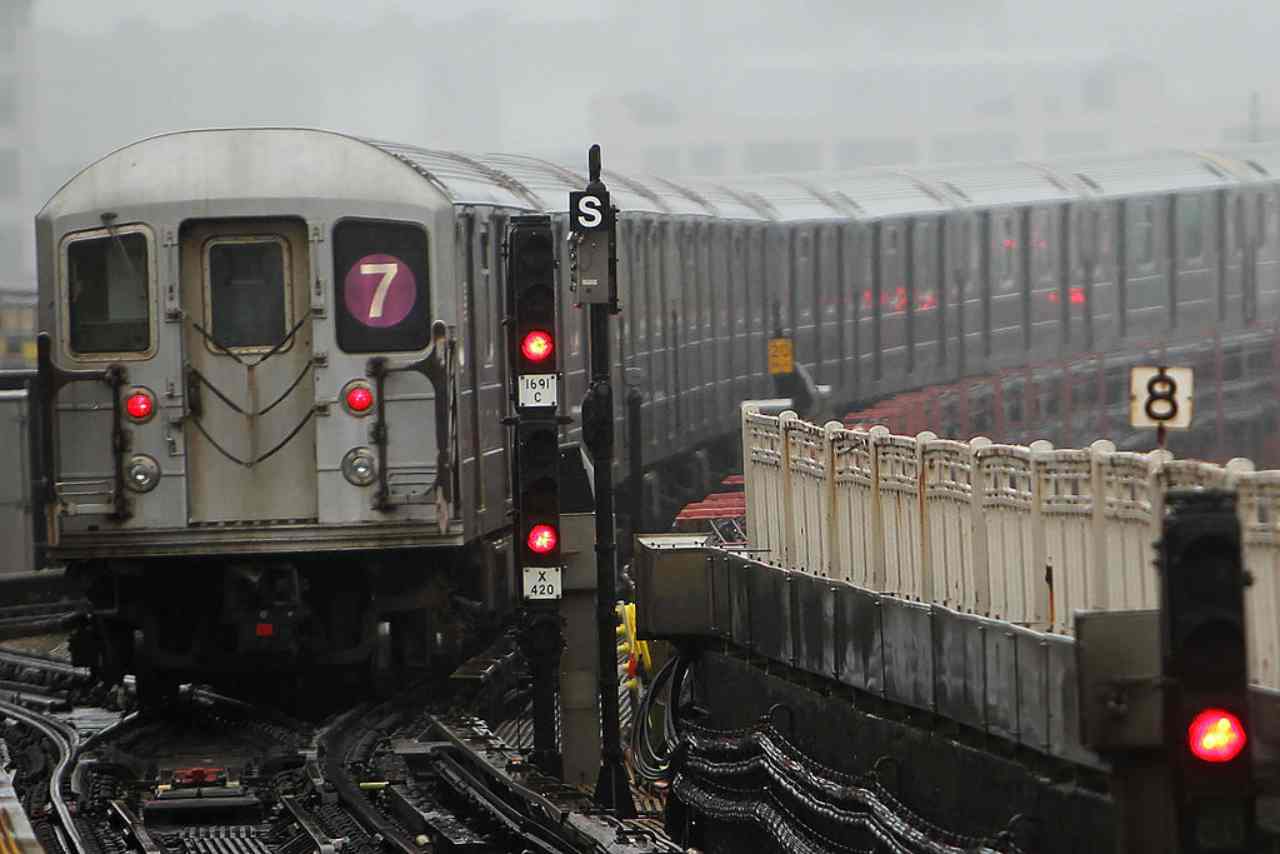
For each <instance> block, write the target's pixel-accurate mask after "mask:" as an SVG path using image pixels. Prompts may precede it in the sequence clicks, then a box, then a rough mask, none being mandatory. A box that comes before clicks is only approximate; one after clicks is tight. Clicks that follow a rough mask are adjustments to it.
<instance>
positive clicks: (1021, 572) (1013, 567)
mask: <svg viewBox="0 0 1280 854" xmlns="http://www.w3.org/2000/svg"><path fill="white" fill-rule="evenodd" d="M1031 457H1032V453H1031V450H1030V449H1029V448H1025V447H1022V446H1020V445H990V446H988V447H985V448H979V449H978V450H977V451H975V452H974V460H975V462H976V464H977V466H978V485H979V489H980V490H981V495H980V497H979V505H980V507H981V513H982V524H983V526H984V528H985V531H986V550H987V565H986V567H985V569H986V577H987V579H988V583H989V585H990V590H991V600H990V608H989V613H990V615H991V616H992V617H995V618H996V619H1000V620H1008V621H1009V622H1012V623H1023V624H1030V623H1038V622H1042V621H1043V620H1044V619H1045V618H1044V610H1045V609H1044V607H1043V606H1041V605H1040V603H1039V600H1040V599H1041V598H1042V594H1043V589H1044V582H1043V580H1042V579H1041V576H1043V573H1044V567H1043V565H1042V563H1041V561H1040V560H1039V558H1038V557H1037V555H1036V548H1035V536H1034V534H1035V527H1034V526H1035V510H1036V507H1035V480H1034V467H1033V465H1032V459H1031Z"/></svg>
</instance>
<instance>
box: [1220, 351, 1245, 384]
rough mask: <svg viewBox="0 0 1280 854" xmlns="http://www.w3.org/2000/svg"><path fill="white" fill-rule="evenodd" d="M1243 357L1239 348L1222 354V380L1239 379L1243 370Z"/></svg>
mask: <svg viewBox="0 0 1280 854" xmlns="http://www.w3.org/2000/svg"><path fill="white" fill-rule="evenodd" d="M1243 361H1244V360H1243V358H1242V357H1241V355H1240V351H1239V350H1228V351H1227V352H1225V353H1223V354H1222V381H1223V382H1231V381H1233V380H1238V379H1240V377H1241V375H1242V374H1243V372H1244V366H1243Z"/></svg>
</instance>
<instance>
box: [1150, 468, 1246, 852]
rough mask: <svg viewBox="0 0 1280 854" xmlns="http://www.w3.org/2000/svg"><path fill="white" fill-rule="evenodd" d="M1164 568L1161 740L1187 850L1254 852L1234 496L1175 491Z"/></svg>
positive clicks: (1162, 548) (1163, 542) (1165, 539)
mask: <svg viewBox="0 0 1280 854" xmlns="http://www.w3.org/2000/svg"><path fill="white" fill-rule="evenodd" d="M1160 566H1161V575H1162V584H1161V629H1162V653H1163V668H1164V677H1165V679H1166V686H1167V687H1166V691H1165V718H1164V720H1165V744H1166V746H1167V748H1168V749H1169V751H1170V755H1171V760H1172V767H1173V778H1174V779H1173V785H1174V798H1175V808H1176V810H1177V814H1178V822H1179V832H1180V834H1181V838H1182V849H1181V850H1182V852H1183V854H1194V852H1202V851H1205V852H1207V851H1212V852H1219V854H1221V852H1244V851H1248V850H1252V847H1251V843H1252V839H1253V826H1254V798H1255V792H1254V784H1253V764H1252V758H1251V751H1250V750H1249V741H1250V732H1249V693H1248V669H1247V661H1248V659H1247V655H1246V646H1245V645H1246V634H1245V617H1244V586H1245V573H1244V567H1243V560H1242V550H1241V543H1240V523H1239V520H1238V519H1237V517H1236V503H1235V495H1234V494H1233V493H1229V492H1224V491H1214V490H1205V491H1183V490H1175V491H1171V492H1170V493H1169V494H1168V497H1167V500H1166V514H1165V519H1164V534H1163V537H1162V539H1161V543H1160Z"/></svg>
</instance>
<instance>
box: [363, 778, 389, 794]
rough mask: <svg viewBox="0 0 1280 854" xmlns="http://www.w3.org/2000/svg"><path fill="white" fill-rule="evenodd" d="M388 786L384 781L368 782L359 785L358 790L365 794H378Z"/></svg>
mask: <svg viewBox="0 0 1280 854" xmlns="http://www.w3.org/2000/svg"><path fill="white" fill-rule="evenodd" d="M388 785H389V784H388V783H387V782H386V781H385V780H378V781H370V782H368V783H361V784H360V789H361V790H362V791H365V792H379V791H381V790H383V789H385V788H386V787H387V786H388Z"/></svg>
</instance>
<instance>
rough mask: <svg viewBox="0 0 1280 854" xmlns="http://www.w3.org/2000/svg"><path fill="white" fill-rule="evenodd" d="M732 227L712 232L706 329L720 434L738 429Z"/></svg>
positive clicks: (713, 407) (714, 417)
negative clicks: (733, 359) (731, 256)
mask: <svg viewBox="0 0 1280 854" xmlns="http://www.w3.org/2000/svg"><path fill="white" fill-rule="evenodd" d="M729 228H730V226H729V224H728V223H715V224H713V225H711V226H709V228H708V232H709V234H708V237H709V238H710V239H709V240H708V241H707V244H708V245H707V251H708V253H709V256H708V260H709V264H708V268H709V270H710V272H711V276H710V277H709V278H708V280H707V283H708V284H707V291H706V293H707V322H706V323H705V324H704V328H705V329H706V330H707V337H708V338H709V339H710V341H711V347H712V351H713V353H712V361H711V364H712V365H713V367H712V370H711V377H710V384H711V388H710V394H711V404H710V406H711V418H710V421H711V429H712V433H713V434H717V435H718V434H720V433H723V432H724V431H726V430H732V429H733V427H734V418H733V411H734V408H735V405H736V402H737V401H736V400H734V399H732V398H733V368H732V365H733V362H732V356H733V351H732V348H731V344H730V341H731V339H732V336H733V333H734V327H733V315H734V313H735V310H736V309H737V308H738V306H735V305H734V304H733V302H734V287H733V286H734V282H733V279H732V278H731V277H730V270H731V259H730V253H731V251H732V248H731V246H732V244H731V243H730V234H729Z"/></svg>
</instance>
